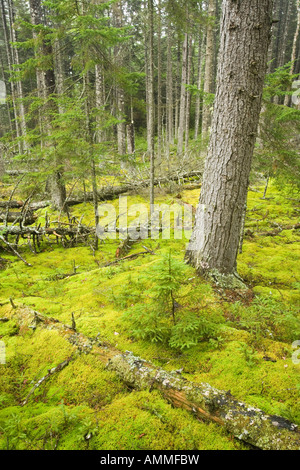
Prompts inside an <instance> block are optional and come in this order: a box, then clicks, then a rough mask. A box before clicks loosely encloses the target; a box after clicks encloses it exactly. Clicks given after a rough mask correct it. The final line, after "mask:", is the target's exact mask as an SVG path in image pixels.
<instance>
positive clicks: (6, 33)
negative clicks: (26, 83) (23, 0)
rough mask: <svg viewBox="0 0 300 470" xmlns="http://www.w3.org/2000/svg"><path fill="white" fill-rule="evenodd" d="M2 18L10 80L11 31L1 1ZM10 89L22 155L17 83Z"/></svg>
mask: <svg viewBox="0 0 300 470" xmlns="http://www.w3.org/2000/svg"><path fill="white" fill-rule="evenodd" d="M1 16H2V24H3V35H4V42H5V49H6V57H7V66H8V71H9V76H10V78H11V77H12V72H13V69H12V66H13V57H12V48H11V45H10V38H9V30H8V25H7V16H6V11H5V4H4V0H1ZM10 89H11V97H12V103H13V112H14V124H15V129H16V136H17V138H18V150H19V153H22V145H21V140H20V135H21V132H20V126H19V115H18V107H17V88H16V83H15V82H14V81H13V80H11V81H10Z"/></svg>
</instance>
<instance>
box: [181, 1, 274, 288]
mask: <svg viewBox="0 0 300 470" xmlns="http://www.w3.org/2000/svg"><path fill="white" fill-rule="evenodd" d="M271 21H272V0H259V1H258V0H257V1H251V2H249V1H239V2H237V1H236V0H225V1H224V3H223V17H222V21H221V45H220V55H219V68H218V80H217V83H218V86H217V92H216V99H215V107H214V115H213V125H212V132H211V138H210V145H209V151H208V157H207V159H206V165H205V172H204V176H203V184H202V188H201V196H200V201H199V205H198V208H197V213H196V222H195V227H194V231H193V234H192V237H191V240H190V243H189V247H188V250H187V253H186V258H187V260H188V261H189V262H190V263H191V264H193V265H194V266H195V267H196V268H197V270H198V271H199V272H201V273H203V274H207V275H208V276H209V275H211V276H214V275H215V276H216V275H219V274H220V273H221V274H224V275H228V276H227V279H228V280H229V279H231V280H232V279H233V280H234V279H235V276H234V275H235V273H236V258H237V254H238V248H239V238H240V233H241V225H242V217H243V210H244V207H245V202H246V197H247V189H248V183H249V174H250V169H251V160H252V155H253V150H254V144H255V141H256V135H257V129H258V121H259V115H260V110H261V102H262V91H263V85H264V77H265V72H266V65H267V55H268V44H269V39H270V29H271Z"/></svg>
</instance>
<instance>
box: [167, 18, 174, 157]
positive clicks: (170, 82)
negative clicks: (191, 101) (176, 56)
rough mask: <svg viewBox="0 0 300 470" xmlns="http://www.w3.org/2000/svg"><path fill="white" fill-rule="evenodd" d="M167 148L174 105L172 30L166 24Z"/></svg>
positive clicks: (172, 130)
mask: <svg viewBox="0 0 300 470" xmlns="http://www.w3.org/2000/svg"><path fill="white" fill-rule="evenodd" d="M167 42H168V44H167V83H166V93H167V96H166V101H167V147H168V148H169V146H170V144H173V143H174V108H173V106H174V103H173V67H172V30H171V25H170V23H168V31H167Z"/></svg>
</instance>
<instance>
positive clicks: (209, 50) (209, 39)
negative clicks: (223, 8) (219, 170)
mask: <svg viewBox="0 0 300 470" xmlns="http://www.w3.org/2000/svg"><path fill="white" fill-rule="evenodd" d="M215 16H216V2H215V0H209V4H208V18H209V23H208V25H207V33H206V54H205V73H204V93H213V91H214V55H215V26H214V18H215ZM210 125H211V109H210V105H209V104H205V103H204V106H203V116H202V135H203V136H206V135H207V134H208V131H209V128H210Z"/></svg>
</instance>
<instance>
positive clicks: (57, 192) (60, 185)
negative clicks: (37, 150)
mask: <svg viewBox="0 0 300 470" xmlns="http://www.w3.org/2000/svg"><path fill="white" fill-rule="evenodd" d="M30 14H31V21H32V24H33V25H35V26H40V25H43V14H42V5H41V0H30ZM33 37H34V39H35V40H36V41H37V43H38V49H37V56H39V55H40V56H47V57H52V60H53V50H52V46H51V44H50V43H47V42H46V41H45V38H44V33H43V32H40V33H39V36H38V35H37V33H36V32H35V31H33ZM36 78H37V90H38V96H39V97H40V98H41V99H42V100H43V102H44V104H43V106H42V108H41V109H40V127H41V131H42V138H41V146H42V148H43V149H47V147H50V146H51V145H52V142H51V134H52V120H51V117H50V114H51V112H53V111H55V109H54V104H53V101H52V100H50V99H49V97H50V96H51V95H52V94H54V93H55V91H56V84H55V72H54V65H53V63H52V64H51V66H48V67H47V69H40V68H39V67H37V69H36ZM51 164H52V162H51ZM53 166H54V168H53V172H52V174H51V175H50V176H49V178H48V181H47V188H48V190H49V191H50V195H51V201H52V204H53V206H54V207H55V208H57V209H62V208H64V207H65V200H66V188H65V184H64V181H63V165H62V161H61V158H60V157H58V156H57V155H56V156H55V158H54V161H53Z"/></svg>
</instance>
